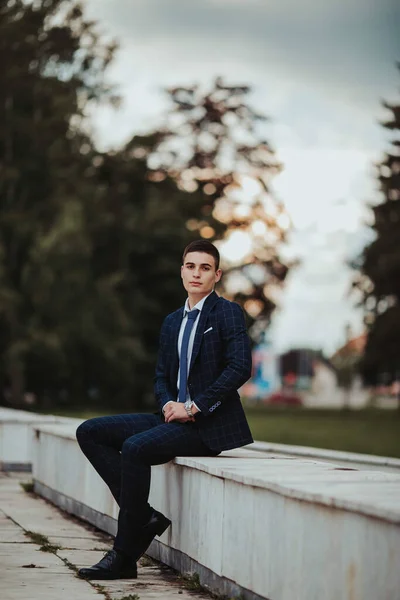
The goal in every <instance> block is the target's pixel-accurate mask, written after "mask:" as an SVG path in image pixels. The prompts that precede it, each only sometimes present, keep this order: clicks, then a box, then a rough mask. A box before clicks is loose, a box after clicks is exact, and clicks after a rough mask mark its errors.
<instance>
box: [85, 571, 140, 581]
mask: <svg viewBox="0 0 400 600" xmlns="http://www.w3.org/2000/svg"><path fill="white" fill-rule="evenodd" d="M78 575H79V577H80V578H81V579H87V580H99V581H111V580H113V579H137V573H131V572H129V573H119V574H118V576H115V577H113V575H112V574H111V573H96V574H94V573H93V575H90V574H88V575H81V574H80V573H78Z"/></svg>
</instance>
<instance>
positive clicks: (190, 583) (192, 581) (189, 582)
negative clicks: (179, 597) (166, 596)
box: [179, 573, 203, 592]
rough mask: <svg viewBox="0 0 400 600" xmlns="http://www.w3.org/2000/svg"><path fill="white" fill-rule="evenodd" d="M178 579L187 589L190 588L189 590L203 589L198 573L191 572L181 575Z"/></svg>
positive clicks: (199, 590) (197, 590)
mask: <svg viewBox="0 0 400 600" xmlns="http://www.w3.org/2000/svg"><path fill="white" fill-rule="evenodd" d="M179 579H180V580H181V581H182V583H183V584H184V586H185V588H186V589H187V590H190V591H191V592H201V591H203V588H202V586H201V583H200V577H199V574H198V573H193V574H192V575H181V576H180V577H179Z"/></svg>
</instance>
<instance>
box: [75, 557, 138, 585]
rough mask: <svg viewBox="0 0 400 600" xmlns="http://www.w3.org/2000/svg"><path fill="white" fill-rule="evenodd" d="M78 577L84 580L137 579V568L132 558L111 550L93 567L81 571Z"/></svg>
mask: <svg viewBox="0 0 400 600" xmlns="http://www.w3.org/2000/svg"><path fill="white" fill-rule="evenodd" d="M78 575H79V577H82V578H83V579H136V578H137V567H136V563H135V562H133V560H132V559H131V558H128V557H126V556H124V555H122V554H120V553H119V552H117V551H116V550H109V551H108V552H106V554H105V555H104V556H103V558H102V559H101V560H100V561H99V562H98V563H96V564H95V565H93V567H84V568H83V569H79V571H78Z"/></svg>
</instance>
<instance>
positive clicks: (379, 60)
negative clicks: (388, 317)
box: [86, 0, 400, 353]
mask: <svg viewBox="0 0 400 600" xmlns="http://www.w3.org/2000/svg"><path fill="white" fill-rule="evenodd" d="M399 6H400V4H399V3H398V1H397V0H336V1H335V2H332V1H331V0H263V1H261V0H202V1H201V2H196V1H195V0H190V1H188V0H168V1H167V0H118V2H115V1H113V0H86V7H87V14H88V16H90V18H93V19H96V20H97V21H98V22H99V25H100V29H101V30H102V31H103V32H104V33H106V34H108V35H110V36H112V37H114V38H116V39H117V40H118V42H119V44H120V49H119V51H118V53H117V56H116V60H115V61H114V64H113V65H112V67H111V68H110V73H109V78H110V79H111V80H112V81H114V82H115V83H116V84H117V85H118V88H119V91H120V93H121V94H122V97H123V101H124V102H123V106H122V108H121V109H120V110H119V111H118V112H117V113H115V112H112V111H110V110H108V109H99V110H97V111H96V113H95V115H94V118H93V123H94V128H95V134H96V138H97V140H98V143H99V145H100V146H101V147H103V148H110V147H116V146H118V145H119V144H121V143H123V142H124V141H127V140H128V139H129V138H130V137H131V136H132V134H133V133H135V132H143V131H146V130H151V129H153V128H154V127H155V126H157V124H159V123H160V121H161V119H162V115H163V111H164V110H165V108H166V100H165V97H164V95H163V94H162V88H163V87H165V86H167V85H176V84H191V83H195V82H201V83H204V84H207V83H209V82H211V81H212V80H213V78H214V77H216V76H222V77H224V78H225V79H226V81H227V82H229V83H246V84H250V85H251V86H252V89H253V93H252V96H251V98H250V100H251V102H252V104H253V106H254V107H255V108H256V109H258V110H260V111H262V112H263V113H264V114H266V115H268V116H269V117H270V118H271V121H270V123H269V125H268V128H267V135H268V139H269V140H270V142H272V144H273V146H274V147H275V149H276V151H277V155H278V158H279V159H280V160H281V161H282V162H283V163H284V167H285V169H284V171H283V173H282V174H281V175H279V176H278V177H277V178H276V180H275V183H274V189H275V192H276V195H277V197H278V198H280V199H281V200H282V201H283V202H284V204H285V205H286V208H287V210H288V211H289V213H290V215H291V217H292V220H293V224H294V230H293V232H292V234H291V236H290V240H289V245H288V248H287V249H286V252H287V253H288V254H290V255H297V256H298V257H299V258H301V259H302V265H301V266H300V267H299V268H298V269H296V270H295V271H293V272H292V273H291V275H290V276H289V279H288V281H287V285H286V287H285V292H284V294H283V296H282V300H281V308H280V309H279V310H278V311H276V313H275V316H274V321H273V328H272V336H273V340H274V342H275V344H276V346H277V348H278V349H279V350H283V349H286V348H289V347H293V346H298V345H302V346H304V345H306V346H313V347H322V348H323V349H324V350H325V351H326V352H327V353H330V352H332V351H333V350H334V349H335V348H337V347H338V345H340V344H341V343H343V341H344V328H345V325H346V323H350V324H352V326H353V329H354V333H358V332H360V331H361V329H362V324H361V314H360V311H357V310H356V309H355V308H354V307H353V303H352V301H351V299H350V298H348V297H347V291H348V289H349V283H350V278H351V272H350V270H349V269H348V268H346V267H345V265H344V261H345V260H346V259H347V258H349V257H350V256H352V255H354V253H356V252H358V251H360V249H361V248H362V246H363V244H364V243H365V241H366V240H367V239H368V230H367V228H366V227H365V225H364V223H365V221H366V220H367V219H368V218H369V212H368V210H367V209H366V203H367V202H371V201H377V200H378V199H379V194H378V193H377V191H376V184H375V182H374V179H373V173H372V167H371V165H372V162H373V161H376V160H378V159H379V157H380V156H381V155H382V153H383V152H384V149H385V148H386V147H387V142H388V140H389V139H390V137H389V135H388V134H387V133H386V132H385V131H384V130H383V129H382V128H381V127H380V126H379V124H378V120H379V119H382V118H384V117H385V112H384V111H383V110H382V108H381V100H382V99H387V100H396V101H397V100H398V97H399V92H400V77H399V73H398V71H397V70H396V67H395V62H396V60H400V36H399V35H398V33H399V31H400V8H399Z"/></svg>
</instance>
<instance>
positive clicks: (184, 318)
mask: <svg viewBox="0 0 400 600" xmlns="http://www.w3.org/2000/svg"><path fill="white" fill-rule="evenodd" d="M210 294H212V292H210ZM210 294H208V296H209V295H210ZM208 296H205V297H204V298H202V299H201V300H200V301H199V302H198V303H197V304H196V306H193V308H190V307H189V298H186V302H185V306H184V309H183V319H182V323H181V328H180V330H179V335H178V356H179V363H180V360H181V348H182V338H183V332H184V331H185V327H186V323H187V320H188V318H187V313H188V312H190V311H191V310H194V309H195V308H197V310H199V311H200V312H199V314H198V315H197V318H196V320H195V322H194V325H193V327H192V331H191V332H190V337H189V345H188V356H187V361H188V362H187V364H188V377H189V369H190V360H191V358H192V352H193V343H194V336H195V335H196V329H197V325H198V324H199V321H200V313H201V311H202V308H203V306H204V302H205V301H206V300H207V298H208ZM180 371H181V367H180V365H179V369H178V381H177V387H178V397H179V375H180ZM177 400H178V398H177ZM177 400H176V401H177ZM186 400H191V398H190V394H189V390H188V391H187V395H186ZM170 402H172V400H169V402H166V403H165V404H164V407H163V410H164V408H165V407H166V406H167V404H169V403H170ZM194 405H195V406H196V408H197V410H198V411H199V412H200V409H199V407H198V406H197V405H196V404H194Z"/></svg>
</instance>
